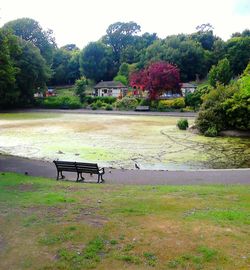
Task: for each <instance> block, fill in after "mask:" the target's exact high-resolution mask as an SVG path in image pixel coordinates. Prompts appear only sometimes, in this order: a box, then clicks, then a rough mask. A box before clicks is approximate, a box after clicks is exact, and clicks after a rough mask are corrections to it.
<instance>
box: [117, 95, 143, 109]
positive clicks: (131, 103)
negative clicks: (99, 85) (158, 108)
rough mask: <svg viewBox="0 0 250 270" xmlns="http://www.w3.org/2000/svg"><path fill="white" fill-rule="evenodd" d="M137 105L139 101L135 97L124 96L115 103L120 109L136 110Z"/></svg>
mask: <svg viewBox="0 0 250 270" xmlns="http://www.w3.org/2000/svg"><path fill="white" fill-rule="evenodd" d="M137 106H138V101H137V99H136V98H134V97H124V98H122V99H121V100H117V101H116V103H115V107H116V108H117V109H119V110H134V109H135V108H136V107H137Z"/></svg>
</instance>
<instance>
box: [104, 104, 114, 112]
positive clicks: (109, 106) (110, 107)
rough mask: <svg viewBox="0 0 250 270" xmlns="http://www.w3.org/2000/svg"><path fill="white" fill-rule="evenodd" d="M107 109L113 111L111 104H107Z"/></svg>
mask: <svg viewBox="0 0 250 270" xmlns="http://www.w3.org/2000/svg"><path fill="white" fill-rule="evenodd" d="M105 110H106V111H112V110H113V107H112V106H111V105H110V104H107V105H106V107H105Z"/></svg>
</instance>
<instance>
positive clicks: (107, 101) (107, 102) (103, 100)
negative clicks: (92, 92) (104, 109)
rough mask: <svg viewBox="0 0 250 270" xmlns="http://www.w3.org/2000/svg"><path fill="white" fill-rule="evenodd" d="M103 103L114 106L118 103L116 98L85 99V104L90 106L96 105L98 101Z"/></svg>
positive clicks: (89, 97) (92, 97) (90, 97)
mask: <svg viewBox="0 0 250 270" xmlns="http://www.w3.org/2000/svg"><path fill="white" fill-rule="evenodd" d="M98 100H99V101H101V102H102V103H106V104H113V103H114V102H115V101H116V97H109V96H107V97H94V96H86V97H84V102H86V103H88V104H92V103H95V102H97V101H98Z"/></svg>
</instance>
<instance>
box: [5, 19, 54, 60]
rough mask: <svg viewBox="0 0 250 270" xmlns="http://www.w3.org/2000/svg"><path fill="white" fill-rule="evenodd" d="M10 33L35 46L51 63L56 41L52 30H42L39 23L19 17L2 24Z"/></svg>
mask: <svg viewBox="0 0 250 270" xmlns="http://www.w3.org/2000/svg"><path fill="white" fill-rule="evenodd" d="M3 28H4V29H9V30H11V31H12V33H13V34H14V35H16V36H18V37H20V38H22V39H24V40H26V41H29V42H31V43H32V44H33V45H34V46H36V47H37V48H38V49H39V50H40V52H41V55H42V56H43V57H44V59H45V60H46V62H47V63H49V64H51V63H52V55H53V50H54V49H55V48H56V43H55V40H54V37H53V32H52V30H47V31H45V30H43V29H42V27H41V26H40V25H39V23H38V22H37V21H35V20H33V19H30V18H21V19H17V20H14V21H10V22H8V23H6V24H5V25H4V26H3Z"/></svg>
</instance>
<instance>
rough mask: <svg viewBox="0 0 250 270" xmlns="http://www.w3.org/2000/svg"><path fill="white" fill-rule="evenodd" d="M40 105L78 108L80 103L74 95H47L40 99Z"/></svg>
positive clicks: (52, 107) (57, 107)
mask: <svg viewBox="0 0 250 270" xmlns="http://www.w3.org/2000/svg"><path fill="white" fill-rule="evenodd" d="M40 106H41V107H43V108H48V109H78V108H81V106H82V104H81V102H80V100H79V98H78V97H75V96H58V97H47V98H45V99H43V100H41V103H40Z"/></svg>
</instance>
